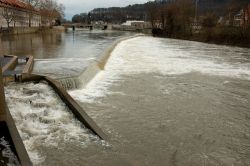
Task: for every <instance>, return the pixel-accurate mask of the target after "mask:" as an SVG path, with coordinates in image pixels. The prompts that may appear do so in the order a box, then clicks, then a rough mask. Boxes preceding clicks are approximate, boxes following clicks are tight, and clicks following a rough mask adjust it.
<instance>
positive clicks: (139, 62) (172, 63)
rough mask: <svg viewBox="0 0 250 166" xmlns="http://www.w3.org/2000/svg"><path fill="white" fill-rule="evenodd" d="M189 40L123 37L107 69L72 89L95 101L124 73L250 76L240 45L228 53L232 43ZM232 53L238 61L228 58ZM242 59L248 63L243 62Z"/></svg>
mask: <svg viewBox="0 0 250 166" xmlns="http://www.w3.org/2000/svg"><path fill="white" fill-rule="evenodd" d="M179 43H181V44H179ZM183 43H184V44H183ZM186 44H187V45H186V46H185V41H181V40H171V39H159V38H153V37H146V36H145V37H136V38H133V39H129V40H126V41H123V42H121V43H120V44H119V45H118V46H117V47H116V48H115V49H114V50H113V52H112V53H111V57H110V59H109V60H108V63H107V65H106V67H105V70H104V71H102V72H100V73H99V74H98V75H97V76H96V77H95V78H94V79H93V80H92V81H91V82H90V83H89V84H88V85H87V86H86V88H84V89H81V90H74V91H70V92H69V93H70V94H71V95H72V96H73V97H74V98H76V99H77V100H80V101H83V102H96V101H97V100H96V98H98V97H103V96H105V95H106V94H108V93H112V92H109V91H108V88H109V86H110V85H112V84H114V83H115V82H117V81H122V80H121V79H120V78H121V76H124V75H127V76H129V75H131V74H140V73H158V74H161V75H181V74H187V73H191V72H199V73H202V74H205V75H215V76H224V77H231V78H239V79H247V80H250V62H249V61H247V60H245V57H242V56H241V53H239V52H237V51H238V50H237V49H238V48H232V47H230V54H228V51H227V49H229V47H225V46H217V45H209V44H202V43H198V42H187V43H186ZM184 46H185V47H184ZM247 54H250V52H248V53H247ZM230 55H231V56H230ZM232 56H234V57H235V58H234V60H237V61H236V62H234V61H232V60H231V59H230V61H229V60H228V58H232ZM240 60H244V61H245V62H246V63H240Z"/></svg>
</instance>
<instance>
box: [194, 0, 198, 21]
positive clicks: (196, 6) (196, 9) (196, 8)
mask: <svg viewBox="0 0 250 166" xmlns="http://www.w3.org/2000/svg"><path fill="white" fill-rule="evenodd" d="M198 1H199V0H196V1H195V18H194V20H195V22H197V13H198Z"/></svg>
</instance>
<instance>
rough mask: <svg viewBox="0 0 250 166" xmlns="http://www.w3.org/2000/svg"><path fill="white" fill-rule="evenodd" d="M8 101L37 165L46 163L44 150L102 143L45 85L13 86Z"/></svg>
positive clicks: (32, 158)
mask: <svg viewBox="0 0 250 166" xmlns="http://www.w3.org/2000/svg"><path fill="white" fill-rule="evenodd" d="M5 93H6V99H7V103H8V107H9V109H10V112H11V115H12V116H13V118H14V120H15V123H16V126H17V128H18V131H19V133H20V135H21V138H22V140H23V142H24V144H25V147H26V149H27V151H28V154H29V156H30V158H31V160H32V162H33V164H34V165H39V164H41V163H42V162H44V160H45V159H46V153H44V152H42V151H40V150H41V149H42V150H44V149H48V148H51V147H59V148H60V146H61V145H60V144H61V143H62V142H63V144H67V143H73V142H74V143H75V144H78V145H79V146H86V145H87V144H88V143H89V142H90V140H92V141H98V140H99V139H98V138H97V137H96V136H94V135H92V134H90V131H89V130H88V129H86V128H85V126H83V125H82V124H81V123H80V122H79V121H78V120H76V119H75V117H74V115H73V114H72V113H71V111H70V110H69V109H68V107H67V106H66V105H65V104H64V103H63V102H62V101H61V99H60V98H59V97H58V96H57V95H56V94H55V92H54V91H53V89H52V88H51V87H50V86H48V85H47V83H46V82H43V83H36V84H35V83H24V84H11V85H8V86H7V87H6V88H5Z"/></svg>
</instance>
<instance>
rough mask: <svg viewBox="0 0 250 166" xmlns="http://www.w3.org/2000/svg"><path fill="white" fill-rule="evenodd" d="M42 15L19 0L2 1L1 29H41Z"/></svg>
mask: <svg viewBox="0 0 250 166" xmlns="http://www.w3.org/2000/svg"><path fill="white" fill-rule="evenodd" d="M40 25H41V15H40V14H39V13H38V12H37V11H35V10H34V9H33V8H32V7H31V6H28V5H27V4H25V3H23V2H20V1H18V0H0V28H6V27H8V26H9V27H39V26H40Z"/></svg>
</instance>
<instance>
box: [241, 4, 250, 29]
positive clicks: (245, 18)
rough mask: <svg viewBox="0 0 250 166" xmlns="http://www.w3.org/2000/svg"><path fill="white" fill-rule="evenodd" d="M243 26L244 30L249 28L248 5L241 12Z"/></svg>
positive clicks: (249, 12)
mask: <svg viewBox="0 0 250 166" xmlns="http://www.w3.org/2000/svg"><path fill="white" fill-rule="evenodd" d="M243 26H244V27H245V28H249V27H250V4H248V5H247V7H246V8H245V9H244V10H243Z"/></svg>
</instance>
